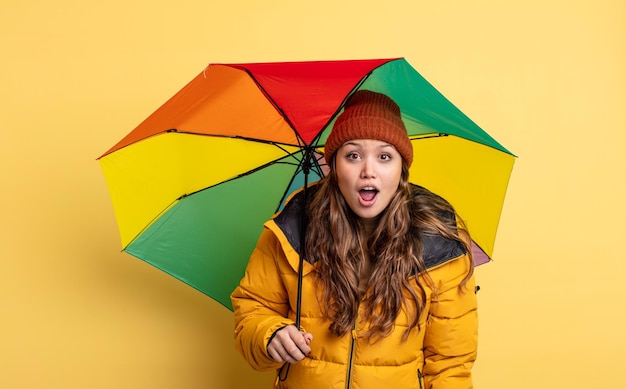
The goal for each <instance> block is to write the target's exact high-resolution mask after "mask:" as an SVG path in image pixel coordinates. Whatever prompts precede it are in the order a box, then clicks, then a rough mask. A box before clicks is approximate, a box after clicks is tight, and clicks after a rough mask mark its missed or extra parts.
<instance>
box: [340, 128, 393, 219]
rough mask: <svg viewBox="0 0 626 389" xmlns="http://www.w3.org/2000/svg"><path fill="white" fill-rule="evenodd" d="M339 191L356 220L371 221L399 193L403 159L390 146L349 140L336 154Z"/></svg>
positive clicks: (370, 140) (380, 142) (361, 140)
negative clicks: (357, 218) (358, 218)
mask: <svg viewBox="0 0 626 389" xmlns="http://www.w3.org/2000/svg"><path fill="white" fill-rule="evenodd" d="M335 158H336V160H335V170H336V174H337V181H338V184H339V190H340V191H341V194H342V195H343V197H344V199H345V200H346V202H347V203H348V206H349V207H350V209H352V211H353V212H354V213H355V214H357V216H359V217H361V218H363V219H372V218H375V217H377V216H378V215H380V213H381V212H382V211H384V210H385V208H387V206H388V205H389V203H390V202H391V199H392V198H393V196H394V194H395V193H396V191H397V189H398V185H399V184H400V177H401V175H402V156H401V155H400V153H398V151H397V150H396V148H395V147H393V146H392V145H391V144H389V143H386V142H382V141H379V140H372V139H357V140H350V141H348V142H346V143H344V144H343V145H342V146H341V147H340V148H339V150H337V152H336V154H335Z"/></svg>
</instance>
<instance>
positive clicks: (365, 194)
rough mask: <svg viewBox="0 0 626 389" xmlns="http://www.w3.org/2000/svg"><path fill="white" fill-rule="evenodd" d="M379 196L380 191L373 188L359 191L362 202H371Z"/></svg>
mask: <svg viewBox="0 0 626 389" xmlns="http://www.w3.org/2000/svg"><path fill="white" fill-rule="evenodd" d="M377 194H378V189H376V188H373V187H366V188H363V189H361V190H359V196H360V197H361V200H362V201H364V202H371V201H372V200H374V199H375V198H376V195H377Z"/></svg>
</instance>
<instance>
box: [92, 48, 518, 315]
mask: <svg viewBox="0 0 626 389" xmlns="http://www.w3.org/2000/svg"><path fill="white" fill-rule="evenodd" d="M359 89H369V90H373V91H376V92H380V93H384V94H386V95H388V96H390V97H391V98H392V99H394V100H395V101H396V102H397V103H398V105H399V106H400V109H401V111H402V117H403V120H404V122H405V124H406V127H407V131H408V133H409V136H410V138H411V142H412V144H413V147H414V161H413V165H412V167H411V170H410V181H411V182H414V183H416V184H419V185H421V186H424V187H426V188H428V189H429V190H431V191H433V192H435V193H437V194H439V195H441V196H443V197H444V198H446V199H447V200H448V201H450V202H451V203H452V205H453V206H454V207H455V208H456V210H457V212H458V213H459V214H460V215H461V217H462V218H463V219H464V220H465V221H466V223H467V226H468V228H469V231H470V234H471V235H472V239H473V241H474V242H473V243H474V244H473V253H474V258H475V261H476V262H477V263H478V264H480V263H484V262H485V261H488V260H489V258H490V257H491V255H492V253H493V246H494V241H495V236H496V230H497V226H498V222H499V218H500V213H501V210H502V205H503V201H504V196H505V192H506V187H507V184H508V180H509V176H510V174H511V170H512V168H513V163H514V160H515V157H514V155H513V154H512V153H511V152H509V151H508V150H507V149H505V148H504V147H503V146H502V145H501V144H499V143H498V142H497V141H496V140H495V139H493V138H492V137H491V136H489V135H488V134H487V133H486V132H485V131H483V130H482V129H481V128H480V127H479V126H478V125H476V124H475V123H474V122H473V121H472V120H470V119H469V118H468V117H467V116H466V115H465V114H463V113H462V112H461V111H460V110H459V109H457V108H456V107H455V106H454V105H453V104H452V103H450V101H448V100H447V99H446V98H445V97H444V96H443V95H442V94H441V93H439V92H438V91H437V90H436V89H435V88H434V87H433V86H432V85H431V84H430V83H428V82H427V81H426V80H425V79H424V78H423V77H422V76H421V75H420V74H419V73H418V72H417V71H416V70H415V69H413V68H412V67H411V66H410V65H409V63H408V62H407V61H406V60H405V59H403V58H393V59H375V60H350V61H313V62H280V63H252V64H211V65H209V66H208V67H206V68H205V69H204V70H203V71H202V72H201V73H200V74H198V75H197V76H196V77H195V78H194V79H193V80H192V81H191V82H190V83H189V84H187V85H186V86H185V87H184V88H183V89H181V90H180V91H179V92H178V93H176V94H175V95H174V96H173V97H172V98H171V99H169V100H168V101H167V102H166V103H165V104H163V105H162V106H161V107H160V108H159V109H157V110H156V111H155V112H154V113H153V114H152V115H150V116H149V117H148V118H147V119H146V120H145V121H144V122H142V123H141V124H140V125H139V126H138V127H137V128H135V129H134V130H133V131H132V132H130V133H129V134H128V135H127V136H126V137H124V138H123V139H122V140H120V141H119V142H118V143H117V144H116V145H114V146H113V147H112V148H111V149H109V150H108V151H107V152H105V153H104V154H103V155H102V156H101V157H100V158H99V159H98V160H99V162H100V165H101V167H102V170H103V172H104V175H105V179H106V181H107V184H108V187H109V191H110V195H111V198H112V201H113V207H114V210H115V215H116V219H117V222H118V225H119V232H120V235H121V240H122V246H123V248H124V251H126V252H128V253H129V254H131V255H133V256H136V257H138V258H140V259H142V260H145V261H147V262H149V263H151V264H152V265H154V266H156V267H158V268H160V269H162V270H164V271H166V272H168V273H170V274H172V275H173V276H175V277H177V278H179V279H180V280H182V281H184V282H186V283H188V284H189V285H191V286H193V287H195V288H197V289H198V290H200V291H202V292H204V293H206V294H207V295H209V296H210V297H212V298H214V299H215V300H217V301H218V302H220V303H222V304H223V305H225V306H226V307H228V308H229V309H232V307H231V303H230V297H229V296H230V293H231V292H232V290H233V289H234V288H235V286H236V285H237V284H238V282H239V280H240V279H241V277H242V276H243V273H244V271H245V267H246V264H247V261H248V257H249V256H250V254H251V252H252V250H253V248H254V246H255V244H256V240H257V238H258V236H259V234H260V233H261V230H262V228H263V227H262V225H263V223H264V222H265V221H266V220H267V219H269V218H270V217H271V216H272V215H273V214H274V213H275V212H277V211H279V210H280V209H281V208H282V206H283V204H284V202H285V201H286V199H287V198H288V197H289V195H290V194H291V193H293V192H294V191H295V190H297V189H299V188H301V187H302V185H303V184H304V183H305V182H313V181H316V180H319V179H320V178H322V177H323V176H324V174H325V171H327V170H326V162H325V161H324V159H323V148H324V142H325V140H326V138H327V136H328V134H329V133H330V130H331V129H332V126H333V123H334V120H335V118H336V117H337V115H338V114H339V113H341V111H342V107H343V104H344V102H345V101H346V99H347V98H348V97H349V96H350V95H351V94H352V93H354V92H355V91H356V90H359ZM303 166H304V167H305V168H304V169H303ZM309 167H310V169H309ZM305 173H307V175H306V179H305Z"/></svg>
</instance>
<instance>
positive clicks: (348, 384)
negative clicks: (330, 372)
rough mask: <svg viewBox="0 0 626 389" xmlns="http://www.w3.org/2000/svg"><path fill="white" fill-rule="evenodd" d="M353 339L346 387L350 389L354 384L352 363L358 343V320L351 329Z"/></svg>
mask: <svg viewBox="0 0 626 389" xmlns="http://www.w3.org/2000/svg"><path fill="white" fill-rule="evenodd" d="M351 336H352V339H351V340H350V355H349V356H348V371H347V373H346V389H350V387H351V386H352V363H353V360H354V349H355V343H356V320H355V321H354V325H353V326H352V331H351Z"/></svg>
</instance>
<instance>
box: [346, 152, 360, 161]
mask: <svg viewBox="0 0 626 389" xmlns="http://www.w3.org/2000/svg"><path fill="white" fill-rule="evenodd" d="M346 159H349V160H357V159H359V154H358V153H357V152H355V151H350V152H348V153H346Z"/></svg>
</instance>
